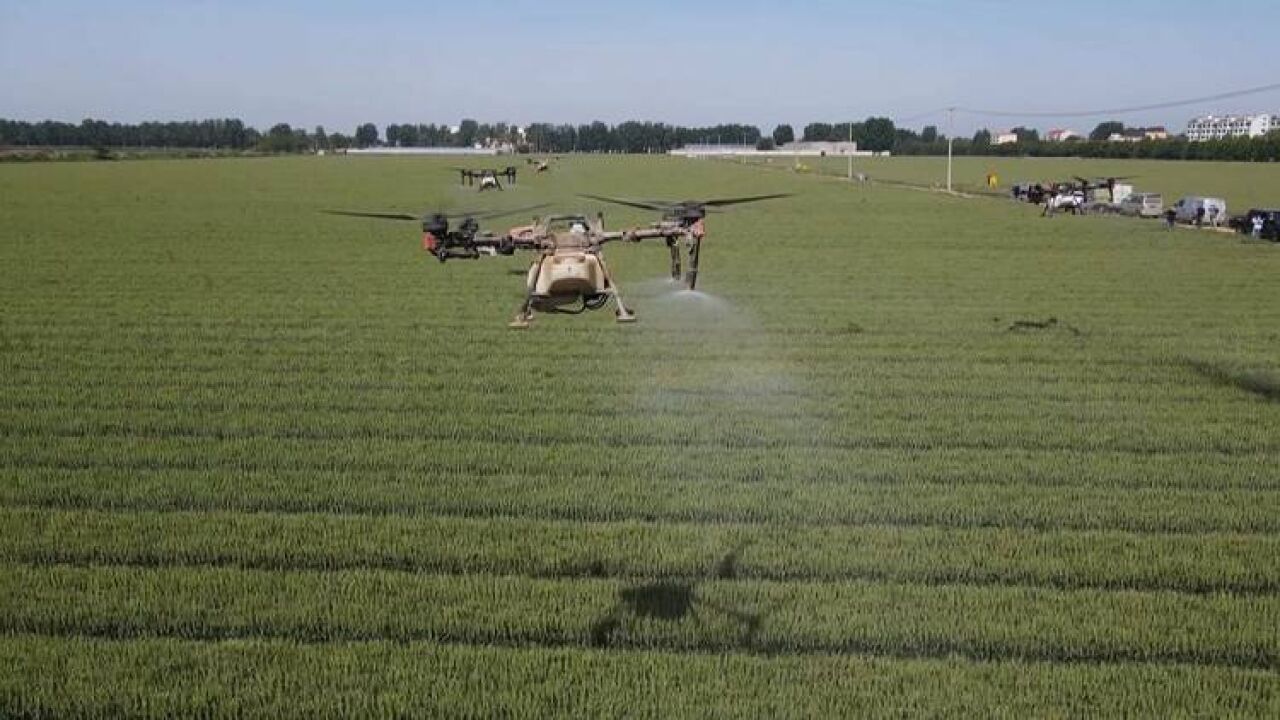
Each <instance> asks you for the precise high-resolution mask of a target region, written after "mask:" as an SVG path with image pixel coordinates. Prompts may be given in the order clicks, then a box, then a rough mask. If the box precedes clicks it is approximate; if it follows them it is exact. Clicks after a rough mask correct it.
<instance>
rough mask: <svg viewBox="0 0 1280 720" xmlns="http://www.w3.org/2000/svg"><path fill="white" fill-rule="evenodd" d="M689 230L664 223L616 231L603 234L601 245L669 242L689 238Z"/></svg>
mask: <svg viewBox="0 0 1280 720" xmlns="http://www.w3.org/2000/svg"><path fill="white" fill-rule="evenodd" d="M688 235H689V230H688V229H687V228H684V227H681V226H679V225H673V224H669V223H663V224H661V225H655V226H653V227H647V228H632V229H630V230H615V231H613V232H607V233H603V234H602V235H601V236H600V243H601V244H604V243H607V242H613V241H615V240H625V241H627V242H640V241H641V240H656V239H659V238H661V239H663V240H667V241H672V240H676V239H679V238H682V237H687V236H688Z"/></svg>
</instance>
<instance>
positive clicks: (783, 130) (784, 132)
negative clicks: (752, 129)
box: [773, 125, 796, 145]
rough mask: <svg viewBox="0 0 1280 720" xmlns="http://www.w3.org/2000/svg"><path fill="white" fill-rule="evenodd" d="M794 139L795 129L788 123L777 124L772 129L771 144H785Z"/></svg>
mask: <svg viewBox="0 0 1280 720" xmlns="http://www.w3.org/2000/svg"><path fill="white" fill-rule="evenodd" d="M795 141H796V131H795V130H792V129H791V126H790V125H779V126H778V127H776V128H774V129H773V144H774V145H786V144H787V143H789V142H795Z"/></svg>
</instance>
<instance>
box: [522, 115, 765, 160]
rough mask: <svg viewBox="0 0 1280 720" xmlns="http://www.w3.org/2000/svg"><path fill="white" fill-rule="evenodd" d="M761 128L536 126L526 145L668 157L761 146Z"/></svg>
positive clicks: (528, 133) (550, 149)
mask: <svg viewBox="0 0 1280 720" xmlns="http://www.w3.org/2000/svg"><path fill="white" fill-rule="evenodd" d="M760 140H761V135H760V128H758V127H756V126H754V125H738V124H729V125H712V126H708V127H682V126H679V125H667V124H666V123H660V122H640V121H635V120H631V121H627V122H624V123H619V124H617V125H608V124H606V123H603V122H600V121H598V120H597V121H596V122H593V123H591V124H589V125H551V124H548V123H534V124H532V125H530V126H529V127H527V128H525V138H524V141H525V144H526V145H527V146H528V149H529V150H530V151H533V152H575V151H576V152H618V153H664V152H667V151H668V150H673V149H675V148H682V147H685V146H688V145H703V144H705V145H720V144H723V145H757V144H758V143H759V142H760Z"/></svg>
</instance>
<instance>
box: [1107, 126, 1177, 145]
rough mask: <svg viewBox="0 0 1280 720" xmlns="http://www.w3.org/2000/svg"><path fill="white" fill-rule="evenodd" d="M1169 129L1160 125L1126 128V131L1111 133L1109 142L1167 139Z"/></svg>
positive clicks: (1108, 137)
mask: <svg viewBox="0 0 1280 720" xmlns="http://www.w3.org/2000/svg"><path fill="white" fill-rule="evenodd" d="M1168 138H1169V131H1168V130H1165V129H1164V127H1162V126H1160V125H1155V126H1152V127H1145V128H1144V127H1131V128H1125V129H1124V132H1118V133H1111V134H1110V135H1108V136H1107V142H1142V141H1143V140H1167V139H1168Z"/></svg>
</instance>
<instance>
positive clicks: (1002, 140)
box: [991, 132, 1018, 145]
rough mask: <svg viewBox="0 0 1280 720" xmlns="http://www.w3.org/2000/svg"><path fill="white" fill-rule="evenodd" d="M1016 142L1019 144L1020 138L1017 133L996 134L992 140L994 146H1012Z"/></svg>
mask: <svg viewBox="0 0 1280 720" xmlns="http://www.w3.org/2000/svg"><path fill="white" fill-rule="evenodd" d="M1016 142H1018V136H1017V134H1016V133H1011V132H1002V133H996V134H995V136H994V137H992V138H991V144H992V145H1012V144H1014V143H1016Z"/></svg>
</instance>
